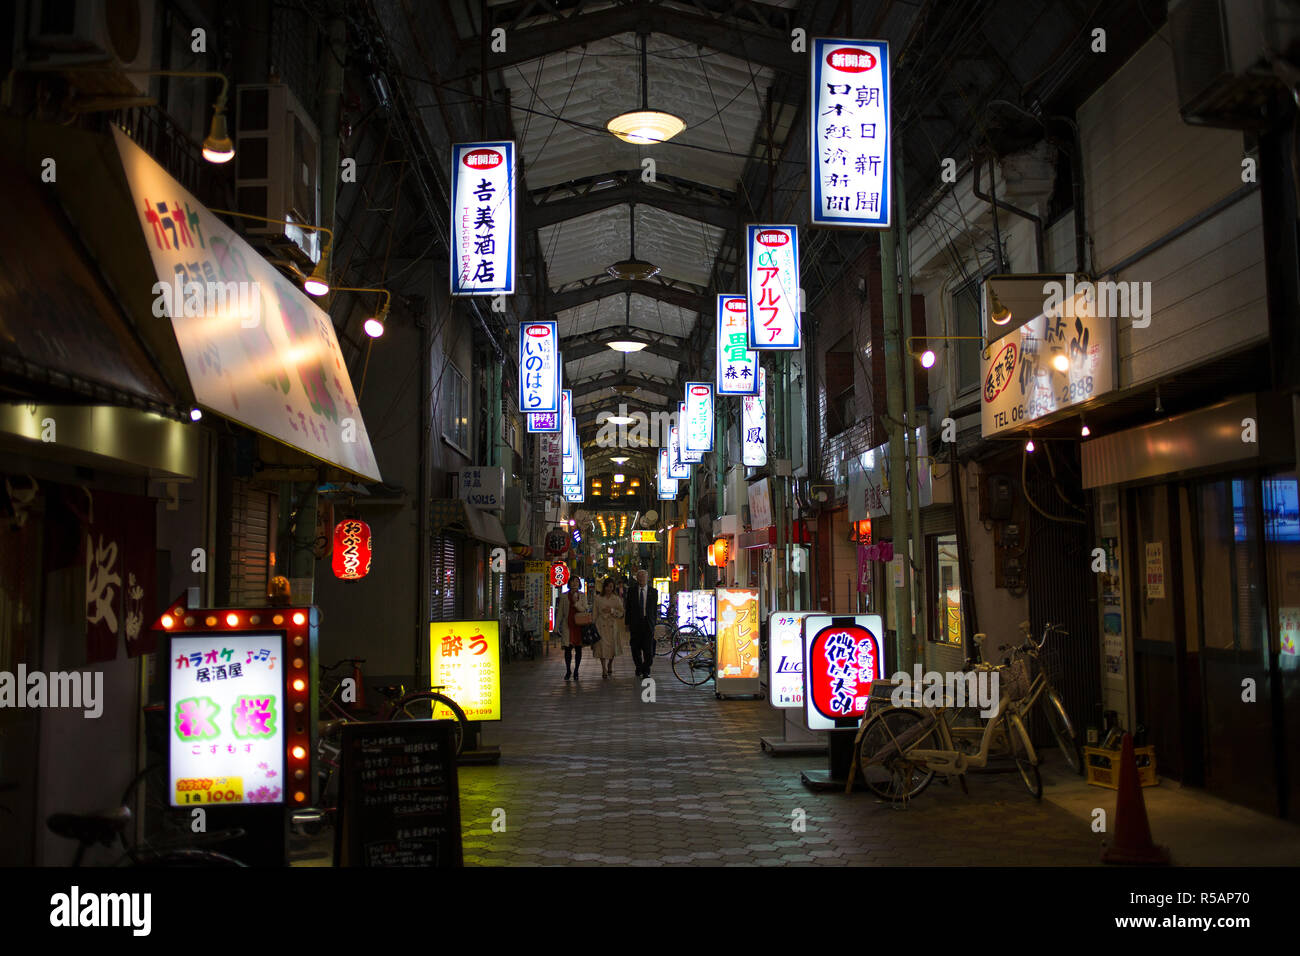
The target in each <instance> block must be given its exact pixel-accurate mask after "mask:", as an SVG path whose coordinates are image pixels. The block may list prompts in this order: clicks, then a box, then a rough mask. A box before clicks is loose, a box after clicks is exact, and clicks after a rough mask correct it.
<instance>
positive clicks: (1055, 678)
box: [1038, 641, 1065, 684]
mask: <svg viewBox="0 0 1300 956" xmlns="http://www.w3.org/2000/svg"><path fill="white" fill-rule="evenodd" d="M1056 643H1057V642H1056V641H1049V642H1048V644H1047V645H1046V646H1045V647H1044V648H1043V649H1042V650H1041V651H1039V652H1038V666H1039V667H1041V668H1042V670H1043V674H1044V676H1045V677H1046V678H1047V680H1048V683H1051V684H1059V683H1060V682H1061V671H1062V669H1063V665H1064V663H1065V661H1064V658H1065V655H1064V654H1062V653H1061V650H1060V648H1059V647H1053V645H1054V644H1056Z"/></svg>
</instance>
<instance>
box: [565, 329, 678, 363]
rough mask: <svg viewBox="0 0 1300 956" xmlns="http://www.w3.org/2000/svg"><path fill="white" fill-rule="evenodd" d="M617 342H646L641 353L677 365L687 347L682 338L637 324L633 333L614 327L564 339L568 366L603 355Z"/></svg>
mask: <svg viewBox="0 0 1300 956" xmlns="http://www.w3.org/2000/svg"><path fill="white" fill-rule="evenodd" d="M615 341H632V342H644V343H646V347H645V348H644V349H642V350H641V351H643V352H648V353H650V354H651V355H659V356H662V357H663V358H666V359H671V360H672V361H674V362H680V361H681V359H682V350H683V349H684V348H685V345H686V343H685V341H684V340H683V339H679V338H676V337H674V336H671V335H665V334H664V333H662V332H652V331H650V330H649V329H645V328H642V327H640V326H637V325H633V326H631V333H630V334H629V333H628V326H626V325H611V326H609V327H607V328H603V329H597V330H596V331H595V332H584V333H583V334H582V335H568V336H565V338H564V361H565V362H566V363H568V362H575V361H577V360H578V359H584V358H589V357H591V356H592V355H601V354H603V353H604V352H606V351H607V350H608V349H609V343H610V342H615Z"/></svg>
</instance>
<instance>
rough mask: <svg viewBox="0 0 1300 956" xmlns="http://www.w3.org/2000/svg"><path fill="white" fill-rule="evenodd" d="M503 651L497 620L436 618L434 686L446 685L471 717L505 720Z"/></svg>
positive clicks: (432, 636) (432, 662)
mask: <svg viewBox="0 0 1300 956" xmlns="http://www.w3.org/2000/svg"><path fill="white" fill-rule="evenodd" d="M499 651H500V642H499V640H498V635H497V622H496V621H434V622H433V623H432V624H430V625H429V657H430V666H429V674H430V676H431V683H432V686H434V687H438V686H442V687H445V688H446V689H445V691H444V693H445V694H446V695H447V696H448V697H450V698H451V699H452V700H454V701H455V702H456V703H458V704H459V705H460V709H461V710H463V711H464V712H465V718H466V719H467V720H500V719H501V656H500V653H499ZM434 716H435V717H439V716H441V715H439V714H435V715H434Z"/></svg>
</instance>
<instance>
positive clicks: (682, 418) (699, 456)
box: [669, 402, 704, 478]
mask: <svg viewBox="0 0 1300 956" xmlns="http://www.w3.org/2000/svg"><path fill="white" fill-rule="evenodd" d="M677 426H678V428H677V451H678V453H679V454H680V455H681V460H682V464H685V465H698V464H699V463H700V462H702V461H704V452H702V451H691V450H690V449H689V448H687V447H686V436H685V428H686V403H685V402H678V403H677ZM669 434H670V435H671V431H670V432H669ZM687 471H688V474H687V476H686V477H688V478H689V477H690V474H689V471H690V469H689V468H688V469H687Z"/></svg>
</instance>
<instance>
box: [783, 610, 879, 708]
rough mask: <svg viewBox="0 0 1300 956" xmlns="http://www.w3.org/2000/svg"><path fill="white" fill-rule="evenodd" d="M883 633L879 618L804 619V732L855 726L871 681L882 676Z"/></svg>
mask: <svg viewBox="0 0 1300 956" xmlns="http://www.w3.org/2000/svg"><path fill="white" fill-rule="evenodd" d="M884 633H885V632H884V624H883V622H882V620H881V618H880V615H878V614H856V615H851V616H844V617H840V616H836V617H830V616H828V615H824V614H810V615H809V616H808V617H806V618H804V621H803V638H804V654H803V688H804V716H805V717H806V718H807V724H808V729H809V730H834V729H836V728H837V727H841V728H845V727H855V726H856V725H857V723H858V721H859V720H861V719H862V716H863V715H864V714H866V712H867V700H868V697H869V696H870V692H871V683H872V681H875V680H878V679H880V678H882V677H884V675H885V645H884V641H883V639H882V635H883V634H884Z"/></svg>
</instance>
